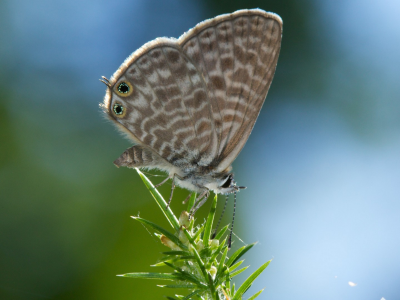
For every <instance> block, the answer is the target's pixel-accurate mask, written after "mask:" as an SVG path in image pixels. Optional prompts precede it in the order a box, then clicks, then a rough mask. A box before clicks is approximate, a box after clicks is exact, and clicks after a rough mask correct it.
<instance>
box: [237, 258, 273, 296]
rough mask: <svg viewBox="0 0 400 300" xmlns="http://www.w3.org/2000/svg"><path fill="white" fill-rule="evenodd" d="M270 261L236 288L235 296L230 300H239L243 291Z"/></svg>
mask: <svg viewBox="0 0 400 300" xmlns="http://www.w3.org/2000/svg"><path fill="white" fill-rule="evenodd" d="M270 262H271V261H270V260H269V261H267V262H266V263H265V264H263V265H262V266H261V267H259V268H258V269H257V270H256V271H255V272H254V273H253V274H251V275H250V276H249V278H247V279H246V280H245V281H244V282H243V284H242V285H241V286H240V287H239V288H238V290H237V291H236V293H235V295H234V296H233V298H232V300H239V299H240V298H241V297H242V296H243V294H244V292H245V291H247V289H248V288H249V287H250V286H251V285H252V283H253V281H254V280H255V279H256V278H257V277H258V276H259V275H260V274H261V273H262V271H264V270H265V268H266V267H268V265H269V263H270Z"/></svg>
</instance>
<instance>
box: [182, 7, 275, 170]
mask: <svg viewBox="0 0 400 300" xmlns="http://www.w3.org/2000/svg"><path fill="white" fill-rule="evenodd" d="M281 36H282V20H281V19H280V18H279V16H277V15H275V14H272V13H267V12H265V11H262V10H259V9H253V10H240V11H236V12H234V13H232V14H228V15H221V16H218V17H216V18H214V19H210V20H206V21H204V22H202V23H199V24H198V25H197V26H196V27H194V28H193V29H191V30H190V31H188V32H187V33H185V34H184V35H183V36H182V37H180V39H179V42H180V44H181V45H182V48H183V50H184V52H185V53H186V54H187V56H188V57H189V58H190V59H191V60H192V61H193V62H194V64H195V65H196V66H197V68H198V70H199V72H201V74H202V75H203V77H204V81H205V84H206V86H207V92H208V99H209V100H210V104H211V109H212V117H213V120H214V130H215V134H216V135H217V137H218V138H217V145H216V147H217V154H216V157H215V163H216V164H217V166H218V167H217V171H223V170H224V169H226V168H227V167H228V166H229V165H230V164H231V163H232V162H233V160H234V159H235V158H236V156H237V155H238V154H239V152H240V151H241V149H242V148H243V146H244V144H245V143H246V141H247V139H248V137H249V135H250V133H251V131H252V129H253V126H254V123H255V121H256V120H257V117H258V114H259V112H260V110H261V107H262V105H263V103H264V100H265V97H266V95H267V92H268V89H269V86H270V84H271V81H272V78H273V76H274V73H275V68H276V64H277V60H278V55H279V50H280V45H281Z"/></svg>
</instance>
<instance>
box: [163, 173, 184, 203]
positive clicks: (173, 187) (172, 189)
mask: <svg viewBox="0 0 400 300" xmlns="http://www.w3.org/2000/svg"><path fill="white" fill-rule="evenodd" d="M175 177H177V178H178V179H180V180H185V178H184V177H181V176H179V175H178V174H174V176H173V177H172V186H171V195H170V196H169V200H168V204H167V209H168V207H169V204H170V203H171V200H172V195H173V194H174V189H175Z"/></svg>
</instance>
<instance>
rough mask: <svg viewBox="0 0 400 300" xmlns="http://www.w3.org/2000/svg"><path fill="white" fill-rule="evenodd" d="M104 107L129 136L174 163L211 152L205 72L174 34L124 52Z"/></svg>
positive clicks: (183, 164)
mask: <svg viewBox="0 0 400 300" xmlns="http://www.w3.org/2000/svg"><path fill="white" fill-rule="evenodd" d="M121 87H122V88H121ZM103 108H104V110H105V112H106V113H107V115H108V116H109V118H110V119H111V120H113V121H115V123H116V124H117V125H119V127H120V128H121V129H122V130H123V131H124V132H125V133H127V135H128V137H130V138H131V139H133V140H134V141H135V142H136V143H137V144H139V145H141V146H142V147H146V148H147V149H148V150H149V151H151V152H153V153H156V154H157V155H159V156H160V157H162V158H163V159H164V160H166V161H167V162H169V163H170V164H172V165H174V166H178V167H181V168H182V167H190V166H191V165H193V164H194V163H197V162H199V161H201V160H202V159H203V160H205V159H206V160H208V161H210V160H211V159H210V158H209V157H214V156H215V155H216V149H214V154H211V153H210V154H209V155H208V156H209V157H208V156H207V155H206V154H205V153H209V151H210V148H209V144H210V141H211V139H212V138H213V137H212V136H213V134H212V132H214V130H212V129H213V126H214V125H213V122H212V117H211V106H210V101H209V99H208V94H207V90H206V86H205V82H204V78H203V77H202V74H201V73H199V72H198V70H197V68H196V66H195V65H194V64H193V63H192V62H191V61H190V59H189V58H188V57H187V56H186V55H185V54H184V53H183V52H182V49H181V48H180V46H179V44H178V43H177V40H176V39H167V38H160V39H156V40H154V41H151V42H149V43H147V44H145V45H144V46H143V47H141V48H140V49H139V50H137V51H136V52H134V53H133V54H132V55H131V56H130V57H128V59H127V60H126V61H125V62H124V63H123V64H122V66H121V67H120V68H119V69H118V71H117V72H116V73H115V74H114V75H113V77H112V79H111V80H110V82H109V89H108V91H107V94H106V97H105V100H104V104H103ZM116 109H117V110H116ZM214 139H216V137H214ZM214 144H215V143H214ZM207 151H208V152H207ZM200 153H202V155H201V157H200ZM207 157H208V158H207Z"/></svg>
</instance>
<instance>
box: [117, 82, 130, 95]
mask: <svg viewBox="0 0 400 300" xmlns="http://www.w3.org/2000/svg"><path fill="white" fill-rule="evenodd" d="M115 90H116V92H117V94H118V95H120V96H122V97H127V96H129V95H130V94H132V91H133V88H132V85H131V84H130V83H129V82H127V81H121V82H120V83H119V84H118V85H117V86H116V89H115Z"/></svg>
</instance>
